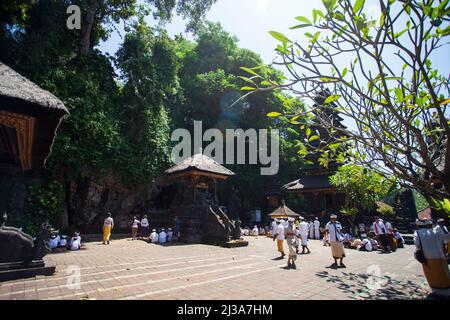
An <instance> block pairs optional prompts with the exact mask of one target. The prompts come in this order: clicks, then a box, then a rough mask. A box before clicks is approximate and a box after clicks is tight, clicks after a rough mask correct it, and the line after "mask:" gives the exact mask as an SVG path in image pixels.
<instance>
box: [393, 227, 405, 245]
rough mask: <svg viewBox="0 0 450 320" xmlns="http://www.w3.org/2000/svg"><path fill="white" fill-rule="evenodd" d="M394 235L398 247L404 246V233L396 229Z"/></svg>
mask: <svg viewBox="0 0 450 320" xmlns="http://www.w3.org/2000/svg"><path fill="white" fill-rule="evenodd" d="M394 237H395V240H396V241H397V248H404V245H405V239H403V237H402V235H401V234H400V232H398V230H397V229H394Z"/></svg>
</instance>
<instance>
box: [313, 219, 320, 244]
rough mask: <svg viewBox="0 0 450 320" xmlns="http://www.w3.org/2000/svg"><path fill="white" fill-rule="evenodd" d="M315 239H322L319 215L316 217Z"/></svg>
mask: <svg viewBox="0 0 450 320" xmlns="http://www.w3.org/2000/svg"><path fill="white" fill-rule="evenodd" d="M314 239H316V240H320V221H319V218H317V217H316V219H314Z"/></svg>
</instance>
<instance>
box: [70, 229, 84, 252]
mask: <svg viewBox="0 0 450 320" xmlns="http://www.w3.org/2000/svg"><path fill="white" fill-rule="evenodd" d="M80 248H81V237H80V233H79V232H75V233H74V235H73V237H72V238H71V239H70V243H69V250H72V251H76V250H80Z"/></svg>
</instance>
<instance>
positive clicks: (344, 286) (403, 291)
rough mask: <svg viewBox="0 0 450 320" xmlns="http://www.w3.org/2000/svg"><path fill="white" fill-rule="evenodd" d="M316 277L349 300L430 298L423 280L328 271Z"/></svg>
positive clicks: (319, 273)
mask: <svg viewBox="0 0 450 320" xmlns="http://www.w3.org/2000/svg"><path fill="white" fill-rule="evenodd" d="M316 276H317V277H320V278H323V279H325V280H326V281H327V282H329V283H334V284H336V288H338V289H339V290H341V291H343V292H344V293H346V294H347V296H348V298H351V299H356V300H422V299H432V297H429V296H428V294H429V288H428V287H427V286H426V283H425V284H424V283H423V281H424V280H423V279H420V278H417V281H411V280H401V281H400V280H397V279H394V278H392V277H391V276H390V275H385V276H380V277H377V276H375V275H368V274H356V273H352V272H342V273H340V274H338V275H334V274H331V273H329V272H328V271H321V272H316Z"/></svg>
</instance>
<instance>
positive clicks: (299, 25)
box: [289, 24, 311, 30]
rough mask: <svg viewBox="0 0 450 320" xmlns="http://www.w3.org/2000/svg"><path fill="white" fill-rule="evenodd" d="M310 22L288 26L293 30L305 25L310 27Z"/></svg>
mask: <svg viewBox="0 0 450 320" xmlns="http://www.w3.org/2000/svg"><path fill="white" fill-rule="evenodd" d="M310 26H311V25H310V24H297V25H296V26H293V27H290V28H289V29H290V30H295V29H300V28H305V27H310Z"/></svg>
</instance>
